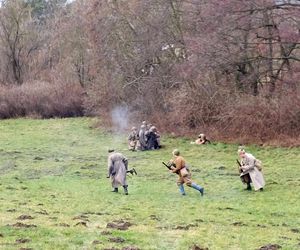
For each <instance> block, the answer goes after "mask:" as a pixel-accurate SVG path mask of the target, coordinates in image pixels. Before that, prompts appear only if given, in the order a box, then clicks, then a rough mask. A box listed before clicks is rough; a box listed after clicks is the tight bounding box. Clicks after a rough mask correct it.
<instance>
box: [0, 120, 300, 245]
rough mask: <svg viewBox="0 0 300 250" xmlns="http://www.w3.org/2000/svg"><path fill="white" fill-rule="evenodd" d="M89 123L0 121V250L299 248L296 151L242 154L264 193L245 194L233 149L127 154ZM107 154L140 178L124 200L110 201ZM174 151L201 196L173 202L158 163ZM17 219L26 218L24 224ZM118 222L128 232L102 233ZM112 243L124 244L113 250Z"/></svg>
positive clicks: (121, 142)
mask: <svg viewBox="0 0 300 250" xmlns="http://www.w3.org/2000/svg"><path fill="white" fill-rule="evenodd" d="M94 122H95V119H88V118H74V119H51V120H31V119H17V120H2V121H1V122H0V141H1V144H0V222H1V224H0V249H20V248H32V249H122V248H125V247H129V246H131V247H136V248H139V249H151V250H152V249H153V250H154V249H157V250H163V249H191V248H192V247H193V245H197V246H202V247H207V248H209V249H249V250H250V249H258V248H259V247H261V246H263V245H267V244H270V243H271V244H279V245H280V246H282V249H300V201H299V200H300V195H299V193H300V176H299V175H298V172H299V169H300V168H299V166H300V164H299V162H300V149H299V148H292V149H288V148H261V147H255V146H249V147H248V148H247V149H248V151H249V152H251V153H253V154H254V155H255V156H256V157H257V158H259V159H261V160H262V161H263V163H264V170H263V171H264V175H265V179H266V183H267V185H266V187H265V191H264V192H254V191H253V192H248V191H245V190H243V189H244V188H245V187H244V186H243V185H242V183H241V181H240V179H239V177H238V174H237V167H236V165H235V159H236V158H237V154H236V151H237V145H229V144H223V143H213V144H211V145H207V146H206V145H205V146H204V145H190V144H189V139H188V138H177V139H175V138H171V137H167V136H165V135H163V136H162V144H163V145H164V147H163V148H162V149H161V150H157V151H147V152H129V151H128V150H127V143H126V136H127V135H125V134H124V135H112V134H108V133H105V132H103V131H100V130H98V129H93V128H92V125H93V123H94ZM111 147H113V148H115V149H117V150H118V151H120V152H122V153H124V154H125V155H126V156H127V157H128V158H129V165H130V167H135V168H136V170H137V171H138V175H137V176H133V177H131V176H128V182H129V195H128V196H125V195H123V193H122V192H120V193H118V194H114V193H111V192H110V191H111V186H110V183H109V180H108V179H106V168H107V166H106V165H107V149H108V148H111ZM174 148H179V149H180V151H181V152H182V155H183V156H184V157H185V159H186V160H187V161H188V163H189V164H190V165H191V166H192V167H191V169H192V173H193V180H195V182H196V183H198V184H201V185H202V186H204V188H205V192H206V193H205V196H204V197H200V195H199V193H198V192H196V191H195V190H193V189H189V188H186V191H187V196H185V197H183V196H180V195H179V192H178V190H177V186H176V175H175V174H173V175H172V174H171V173H169V172H168V171H167V169H166V168H165V167H164V166H163V165H162V164H161V162H162V161H168V160H169V159H170V158H171V152H172V150H173V149H174ZM21 215H27V216H31V217H32V219H25V220H21V219H19V216H21ZM118 220H123V221H125V222H130V223H131V224H132V225H131V226H130V227H129V228H128V230H118V229H112V228H107V224H108V223H111V222H113V221H118ZM80 222H81V223H80ZM17 223H19V224H17ZM20 223H23V224H26V225H28V226H30V225H31V226H32V227H28V228H24V227H22V224H20ZM83 223H85V224H86V225H83ZM18 225H21V227H17V226H18ZM107 232H108V233H107ZM117 237H119V238H122V239H123V240H124V241H123V242H112V241H113V240H117V239H118V238H117ZM20 239H23V240H24V239H28V240H29V241H28V242H25V243H19V242H18V241H17V240H20ZM95 241H98V242H97V243H98V244H95V243H96V242H95Z"/></svg>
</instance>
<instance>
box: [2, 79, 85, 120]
mask: <svg viewBox="0 0 300 250" xmlns="http://www.w3.org/2000/svg"><path fill="white" fill-rule="evenodd" d="M0 90H1V93H0V118H12V117H21V116H31V117H40V118H51V117H72V116H81V115H83V107H82V98H83V93H84V92H83V89H82V88H81V87H80V86H79V85H72V84H61V83H53V84H50V83H48V82H33V83H26V84H23V85H21V86H0Z"/></svg>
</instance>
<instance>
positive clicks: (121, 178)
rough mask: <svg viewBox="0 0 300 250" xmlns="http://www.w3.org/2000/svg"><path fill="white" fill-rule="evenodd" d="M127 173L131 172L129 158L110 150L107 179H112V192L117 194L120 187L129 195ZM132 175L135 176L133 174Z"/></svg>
mask: <svg viewBox="0 0 300 250" xmlns="http://www.w3.org/2000/svg"><path fill="white" fill-rule="evenodd" d="M131 171H133V170H131ZM127 172H130V170H129V171H128V160H127V158H126V157H125V156H124V155H123V154H121V153H117V152H115V150H114V149H109V150H108V175H107V178H110V179H111V185H112V187H113V191H112V192H115V193H117V192H118V187H119V186H122V187H123V188H124V193H125V195H128V184H127V181H126V174H127ZM134 172H135V170H134ZM130 173H131V174H133V172H130ZM135 174H136V172H135Z"/></svg>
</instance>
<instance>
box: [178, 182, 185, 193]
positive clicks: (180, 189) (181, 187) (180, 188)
mask: <svg viewBox="0 0 300 250" xmlns="http://www.w3.org/2000/svg"><path fill="white" fill-rule="evenodd" d="M178 187H179V191H180V193H181V194H182V195H185V191H184V187H183V184H179V185H178Z"/></svg>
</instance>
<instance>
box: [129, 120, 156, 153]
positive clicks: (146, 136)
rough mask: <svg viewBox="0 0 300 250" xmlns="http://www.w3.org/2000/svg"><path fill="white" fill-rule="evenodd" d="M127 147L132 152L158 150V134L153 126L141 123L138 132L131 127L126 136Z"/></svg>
mask: <svg viewBox="0 0 300 250" xmlns="http://www.w3.org/2000/svg"><path fill="white" fill-rule="evenodd" d="M128 147H129V150H132V151H136V150H141V151H144V150H153V149H159V148H160V147H161V145H160V133H159V132H158V130H157V128H156V127H155V126H153V125H152V124H147V123H146V121H143V122H142V124H141V126H140V129H139V130H138V129H137V128H136V127H132V129H131V132H130V134H129V136H128Z"/></svg>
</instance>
